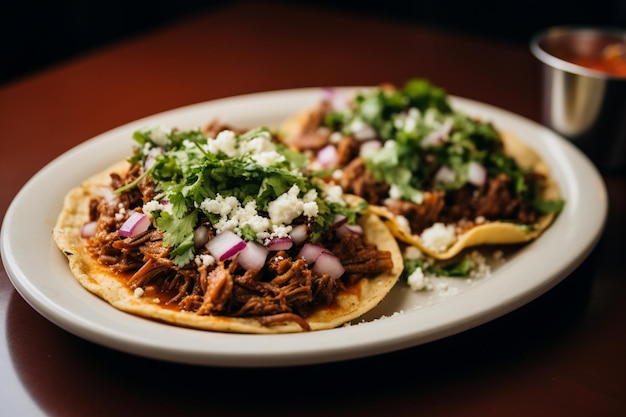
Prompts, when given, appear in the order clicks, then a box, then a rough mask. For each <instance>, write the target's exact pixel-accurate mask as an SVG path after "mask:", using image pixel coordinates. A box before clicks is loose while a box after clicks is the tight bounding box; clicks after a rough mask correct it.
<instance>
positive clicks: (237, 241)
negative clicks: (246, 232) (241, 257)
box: [205, 230, 246, 261]
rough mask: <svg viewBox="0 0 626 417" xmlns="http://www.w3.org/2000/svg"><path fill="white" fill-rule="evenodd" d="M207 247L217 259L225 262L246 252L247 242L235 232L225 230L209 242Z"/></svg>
mask: <svg viewBox="0 0 626 417" xmlns="http://www.w3.org/2000/svg"><path fill="white" fill-rule="evenodd" d="M205 246H206V248H207V249H208V250H209V252H211V255H213V257H214V258H215V259H217V260H219V261H223V260H225V259H228V258H230V257H232V256H235V255H236V254H238V253H239V252H241V251H242V250H244V249H245V247H246V242H245V241H244V240H243V239H242V238H240V237H239V236H237V234H236V233H235V232H233V231H230V230H224V231H223V232H222V233H219V234H218V235H216V236H215V237H214V238H213V239H211V240H209V241H208V242H207V243H206V245H205Z"/></svg>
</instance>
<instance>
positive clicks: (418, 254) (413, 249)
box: [404, 246, 424, 260]
mask: <svg viewBox="0 0 626 417" xmlns="http://www.w3.org/2000/svg"><path fill="white" fill-rule="evenodd" d="M423 257H424V253H423V252H422V251H421V250H420V249H419V248H418V247H417V246H407V247H406V248H405V249H404V259H409V260H411V259H422V258H423Z"/></svg>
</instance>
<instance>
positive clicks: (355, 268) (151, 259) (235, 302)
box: [88, 166, 393, 330]
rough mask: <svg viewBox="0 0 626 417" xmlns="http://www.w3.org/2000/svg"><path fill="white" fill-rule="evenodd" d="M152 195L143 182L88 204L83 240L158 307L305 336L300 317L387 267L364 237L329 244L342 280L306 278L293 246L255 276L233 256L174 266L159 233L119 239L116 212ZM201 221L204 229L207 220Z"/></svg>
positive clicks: (114, 178) (117, 180)
mask: <svg viewBox="0 0 626 417" xmlns="http://www.w3.org/2000/svg"><path fill="white" fill-rule="evenodd" d="M139 175H140V169H139V167H138V166H132V167H131V169H130V170H129V171H128V173H127V175H126V176H123V177H122V176H120V175H117V174H112V175H111V185H112V188H113V189H116V188H118V187H121V186H123V185H125V184H129V183H130V182H132V181H134V180H135V179H136V178H138V176H139ZM153 196H154V184H153V183H152V181H151V180H150V178H149V177H146V178H144V179H142V180H141V182H140V183H139V185H138V186H137V187H134V188H132V189H130V190H128V191H125V192H123V193H112V194H110V195H107V196H106V197H102V198H98V199H94V200H92V201H91V205H90V217H91V219H90V220H91V221H96V222H97V232H96V234H95V235H94V236H93V237H90V238H88V247H89V250H90V252H91V253H92V254H93V256H94V257H96V259H97V260H98V261H99V262H100V263H101V264H104V265H107V266H109V267H110V268H111V269H112V270H113V271H115V272H121V273H125V274H126V276H129V278H128V281H127V284H128V286H129V287H130V288H131V289H136V288H144V289H145V288H153V289H155V291H156V293H157V294H158V298H159V299H161V300H162V302H163V303H164V304H165V305H167V306H170V307H173V308H176V309H179V310H183V311H190V312H195V313H196V314H199V315H222V316H229V317H252V318H256V319H257V320H258V321H259V322H260V323H261V324H263V325H271V324H275V323H281V322H295V323H297V324H299V325H300V326H301V327H302V328H303V329H304V330H309V326H308V324H307V322H306V320H305V317H306V316H307V314H309V313H310V312H311V311H312V310H313V309H314V308H315V307H316V306H320V305H331V304H332V303H333V302H334V299H335V295H336V294H337V292H339V291H341V290H342V289H344V288H346V286H348V285H350V284H352V283H354V282H355V281H358V280H359V279H361V278H366V277H372V276H376V275H378V274H380V273H382V272H386V271H388V270H390V269H391V268H392V267H393V262H392V260H391V254H390V253H389V252H388V251H379V250H378V249H377V248H376V246H375V245H373V244H370V243H368V242H366V241H365V240H364V239H363V237H361V236H359V237H357V236H351V235H346V236H344V237H343V238H341V239H337V238H335V240H333V241H331V242H330V245H331V246H329V247H330V248H331V250H332V251H333V252H334V253H335V254H336V255H337V256H338V257H339V258H340V259H341V261H342V263H343V264H344V265H345V269H346V273H345V274H344V276H343V277H342V278H341V279H334V278H332V277H330V276H329V275H328V274H326V273H323V274H319V273H316V272H313V271H312V270H311V269H310V268H309V266H308V265H307V263H306V262H305V261H304V260H303V259H301V258H298V257H297V256H296V254H297V252H296V251H297V250H298V248H294V249H292V250H289V251H284V250H283V251H278V252H272V254H271V256H270V257H269V258H268V261H267V262H266V264H265V267H264V268H262V269H261V270H256V271H254V270H245V269H244V268H242V267H241V266H240V265H239V264H238V263H237V258H236V257H234V258H231V259H229V260H225V261H220V262H215V263H213V264H211V265H205V264H202V263H201V262H198V263H196V262H194V261H192V262H190V263H188V264H187V265H185V266H184V267H179V266H177V265H176V264H175V263H174V262H173V261H172V260H171V259H169V257H168V255H169V252H170V251H169V249H168V248H167V247H164V246H163V235H162V232H161V231H159V230H157V229H152V228H150V229H149V230H147V231H146V232H144V233H141V234H139V235H136V236H133V237H126V238H123V237H121V236H120V235H119V233H118V229H119V228H120V226H121V225H122V223H123V222H124V219H125V218H126V217H127V216H122V215H120V214H122V213H129V212H130V211H132V210H141V207H142V206H143V204H145V203H146V202H148V201H150V200H151V199H152V198H153ZM201 222H202V223H203V224H205V225H206V224H208V223H207V220H206V219H201ZM209 238H211V234H210V236H209ZM196 249H197V251H198V254H202V253H208V252H207V251H206V248H205V247H204V246H203V245H200V247H197V248H196Z"/></svg>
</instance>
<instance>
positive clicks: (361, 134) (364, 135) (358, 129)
mask: <svg viewBox="0 0 626 417" xmlns="http://www.w3.org/2000/svg"><path fill="white" fill-rule="evenodd" d="M350 130H351V131H352V137H354V139H356V140H357V141H359V142H364V141H366V140H372V139H376V131H375V130H374V128H373V127H372V126H370V125H369V124H367V123H365V122H362V121H360V120H359V121H355V122H353V123H352V124H351V125H350Z"/></svg>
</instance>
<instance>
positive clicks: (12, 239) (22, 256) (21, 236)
mask: <svg viewBox="0 0 626 417" xmlns="http://www.w3.org/2000/svg"><path fill="white" fill-rule="evenodd" d="M319 97H320V90H319V89H314V88H313V89H297V90H285V91H276V92H268V93H259V94H251V95H246V96H239V97H233V98H227V99H221V100H215V101H211V102H207V103H200V104H196V105H191V106H187V107H183V108H180V109H175V110H172V111H168V112H165V113H161V114H157V115H155V116H151V117H148V118H145V119H142V120H138V121H136V122H133V123H130V124H127V125H124V126H122V127H119V128H117V129H114V130H111V131H109V132H106V133H104V134H102V135H99V136H97V137H95V138H93V139H91V140H88V141H86V142H84V143H82V144H81V145H79V146H77V147H75V148H74V149H72V150H70V151H68V152H66V153H65V154H63V155H61V156H60V157H58V158H57V159H55V160H54V161H52V162H51V163H49V164H48V165H47V166H45V167H44V168H43V169H42V170H41V171H40V172H39V173H37V174H36V175H35V176H34V177H33V178H32V179H31V180H30V181H29V182H28V183H27V184H26V185H25V186H24V187H23V189H22V190H21V191H20V192H19V193H18V195H17V196H16V197H15V199H14V201H13V202H12V204H11V206H10V207H9V210H8V211H7V213H6V217H5V219H4V222H3V228H2V237H1V238H2V240H1V249H2V259H3V262H4V266H5V268H6V270H7V272H8V275H9V277H10V279H11V281H12V283H13V285H14V286H15V288H16V289H17V291H18V292H19V293H20V295H21V296H22V297H23V298H24V299H25V300H26V301H27V302H28V303H29V304H30V305H31V306H32V307H33V308H34V309H35V310H37V311H38V312H39V313H40V314H42V315H43V316H44V317H46V318H47V319H49V320H50V321H51V322H53V323H55V324H56V325H58V326H60V327H62V328H64V329H66V330H67V331H69V332H71V333H73V334H75V335H77V336H80V337H82V338H85V339H87V340H90V341H92V342H95V343H99V344H101V345H104V346H108V347H110V348H114V349H118V350H120V351H125V352H129V353H133V354H137V355H142V356H146V357H151V358H156V359H163V360H168V361H175V362H181V363H190V364H200V365H215V366H232V367H244V366H254V367H270V366H288V365H303V364H314V363H323V362H331V361H339V360H345V359H351V358H359V357H365V356H369V355H375V354H380V353H385V352H389V351H394V350H398V349H403V348H407V347H411V346H416V345H419V344H423V343H427V342H429V341H433V340H436V339H439V338H443V337H446V336H449V335H452V334H455V333H458V332H461V331H463V330H466V329H469V328H472V327H474V326H477V325H479V324H482V323H485V322H487V321H489V320H492V319H494V318H496V317H499V316H501V315H503V314H505V313H508V312H510V311H512V310H514V309H516V308H518V307H520V306H522V305H523V304H525V303H527V302H529V301H531V300H532V299H534V298H536V297H538V296H539V295H541V294H542V293H544V292H545V291H547V290H548V289H550V288H551V287H553V286H554V285H556V284H557V283H558V282H559V281H561V280H562V279H563V278H565V277H566V276H567V275H568V274H569V273H570V272H571V271H572V270H574V269H575V268H576V267H577V266H578V265H579V263H580V262H582V261H583V260H584V258H585V257H586V256H587V255H588V254H589V252H590V251H591V250H592V249H593V247H594V246H595V244H596V243H597V241H598V239H599V237H600V234H601V232H602V229H603V228H604V222H605V220H606V215H607V207H608V204H607V193H606V189H605V185H604V183H603V181H602V178H601V177H600V175H599V174H598V172H597V171H596V169H595V168H594V166H593V165H592V164H591V163H590V162H589V160H588V159H587V158H586V157H585V156H584V155H582V154H581V153H580V152H579V151H578V150H577V149H576V148H575V147H574V146H572V145H571V144H570V143H569V142H567V141H565V140H564V139H562V138H561V137H559V136H557V135H556V134H554V133H553V132H551V131H550V130H548V129H546V128H544V127H542V126H540V125H538V124H536V123H534V122H531V121H529V120H527V119H524V118H522V117H520V116H517V115H515V114H512V113H509V112H507V111H504V110H501V109H498V108H494V107H491V106H488V105H485V104H481V103H477V102H474V101H470V100H467V99H462V98H458V97H452V100H453V103H454V105H455V106H456V107H457V108H459V109H462V110H464V111H466V112H467V113H469V114H472V115H476V116H480V117H481V118H483V119H485V120H492V121H493V122H494V123H495V124H496V126H497V127H498V128H500V129H505V130H508V131H511V132H513V133H515V134H516V135H517V136H519V137H520V138H521V139H522V140H524V141H526V142H527V143H528V144H530V145H531V146H532V147H534V148H535V149H536V150H537V151H538V152H539V154H540V155H541V156H542V157H543V158H544V159H545V160H546V161H547V163H548V165H549V166H550V167H551V169H552V171H553V174H554V177H555V178H556V180H557V182H558V183H559V184H560V186H561V192H562V194H563V197H564V198H565V200H566V201H567V203H566V206H565V209H564V211H563V212H562V213H561V214H560V216H559V217H558V218H557V220H556V222H555V223H554V224H553V225H552V226H551V227H550V228H549V229H548V230H547V231H546V232H545V233H544V234H543V235H542V236H541V237H540V238H539V239H538V240H537V241H535V242H533V243H531V244H529V245H527V246H525V247H523V248H522V249H521V250H519V251H517V252H515V253H514V254H512V255H510V256H507V259H506V262H505V263H504V264H502V265H499V266H497V267H494V269H493V272H492V274H491V275H490V276H489V277H487V278H483V279H480V280H474V281H465V280H455V281H452V282H448V283H447V285H448V286H447V289H446V290H445V291H440V290H437V291H431V292H413V291H410V290H409V289H408V287H407V286H406V285H405V284H404V283H402V282H400V283H398V285H397V286H396V288H394V290H393V291H392V293H391V294H390V295H389V297H387V299H385V300H384V301H383V302H382V303H381V304H380V305H379V306H378V307H377V308H376V309H375V310H374V311H372V312H371V313H369V314H368V315H367V316H366V317H365V319H364V321H362V322H359V323H358V324H353V325H351V326H347V327H341V328H337V329H333V330H326V331H317V332H310V333H301V334H287V335H284V334H283V335H243V334H225V333H214V332H208V331H201V330H190V329H185V328H179V327H175V326H171V325H167V324H161V323H156V322H153V321H150V320H147V319H143V318H139V317H135V316H133V315H130V314H127V313H123V312H121V311H118V310H116V309H115V308H113V307H111V306H110V305H108V304H107V303H106V302H104V301H102V300H100V299H99V298H97V297H96V296H94V295H92V294H91V293H89V292H87V291H86V290H85V289H83V288H82V287H81V286H80V285H79V284H78V283H77V281H76V280H75V279H74V277H73V275H72V274H71V272H70V270H69V268H68V264H67V260H66V258H65V257H64V256H63V255H62V254H61V253H60V251H59V250H58V249H57V247H56V246H55V244H54V242H53V240H52V236H51V231H52V228H53V226H54V224H55V221H56V216H57V214H58V213H59V211H60V210H61V207H62V203H63V198H64V196H65V194H66V193H67V192H68V191H69V190H70V188H72V187H74V186H76V185H78V184H79V183H80V182H81V181H82V180H84V179H86V178H87V177H89V176H91V175H92V174H95V173H97V172H99V171H101V170H103V169H105V168H106V167H107V166H109V165H110V164H112V163H113V162H116V161H118V160H121V159H123V158H125V157H126V156H128V155H129V154H130V152H131V147H132V143H133V142H132V140H131V134H132V132H133V131H135V130H136V129H138V128H142V127H146V126H157V125H163V126H167V127H175V126H176V127H180V128H183V129H188V128H193V127H197V126H200V125H202V124H204V123H206V122H208V121H209V120H210V119H212V118H214V117H217V118H219V119H221V120H222V121H224V122H226V123H231V124H233V125H236V126H242V127H243V126H247V127H254V126H258V125H266V126H275V125H277V124H278V123H280V122H281V121H282V120H284V118H285V117H287V116H288V115H291V114H293V112H294V111H298V110H301V109H306V108H308V107H309V106H311V105H313V104H314V103H315V102H316V101H317V100H318V99H319ZM564 242H567V245H564Z"/></svg>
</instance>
